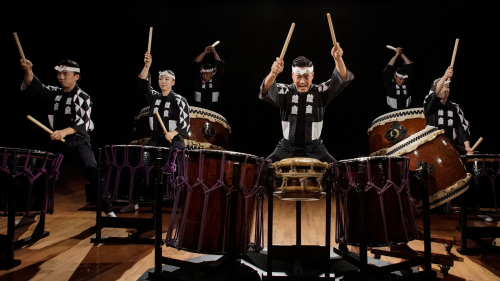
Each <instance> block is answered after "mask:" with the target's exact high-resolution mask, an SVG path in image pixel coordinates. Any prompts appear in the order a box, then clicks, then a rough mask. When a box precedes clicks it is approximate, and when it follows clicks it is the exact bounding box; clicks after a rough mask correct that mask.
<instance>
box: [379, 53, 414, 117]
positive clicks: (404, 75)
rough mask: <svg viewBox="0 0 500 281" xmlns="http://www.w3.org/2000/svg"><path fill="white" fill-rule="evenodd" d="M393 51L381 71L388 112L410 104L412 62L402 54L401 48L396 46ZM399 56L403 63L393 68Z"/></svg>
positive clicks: (407, 106)
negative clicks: (393, 53) (391, 56)
mask: <svg viewBox="0 0 500 281" xmlns="http://www.w3.org/2000/svg"><path fill="white" fill-rule="evenodd" d="M395 52H396V54H395V55H394V57H393V58H392V59H391V60H390V61H389V63H388V64H387V66H386V67H385V69H384V72H383V77H384V84H385V88H386V90H387V105H389V112H391V111H396V110H402V109H407V108H409V107H410V104H411V84H410V82H411V78H412V77H413V63H412V62H411V61H410V60H409V59H408V58H407V57H406V56H405V55H404V54H403V49H402V48H399V47H398V48H396V50H395ZM399 56H401V58H402V59H403V60H404V65H403V66H401V67H399V68H398V69H397V70H394V69H395V67H394V63H395V62H396V59H397V58H398V57H399Z"/></svg>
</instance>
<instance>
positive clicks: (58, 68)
mask: <svg viewBox="0 0 500 281" xmlns="http://www.w3.org/2000/svg"><path fill="white" fill-rule="evenodd" d="M54 69H55V70H57V71H59V72H63V71H65V70H67V71H74V72H78V73H80V68H78V67H69V66H63V65H61V66H59V65H56V67H54Z"/></svg>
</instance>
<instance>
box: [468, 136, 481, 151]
mask: <svg viewBox="0 0 500 281" xmlns="http://www.w3.org/2000/svg"><path fill="white" fill-rule="evenodd" d="M482 141H483V138H479V139H478V140H477V142H476V144H475V145H474V146H473V147H472V148H471V150H472V152H474V150H476V148H477V146H478V145H479V144H480V143H481V142H482Z"/></svg>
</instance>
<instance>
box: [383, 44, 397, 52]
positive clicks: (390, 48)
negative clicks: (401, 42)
mask: <svg viewBox="0 0 500 281" xmlns="http://www.w3.org/2000/svg"><path fill="white" fill-rule="evenodd" d="M385 47H386V48H387V49H389V50H393V51H396V48H394V47H393V46H391V45H387V46H385Z"/></svg>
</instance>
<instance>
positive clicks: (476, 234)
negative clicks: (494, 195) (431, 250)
mask: <svg viewBox="0 0 500 281" xmlns="http://www.w3.org/2000/svg"><path fill="white" fill-rule="evenodd" d="M493 188H495V186H493ZM469 192H470V188H469V190H468V191H467V192H465V193H464V194H462V196H460V220H459V225H458V226H457V227H456V229H457V230H458V231H459V232H460V233H461V234H462V247H461V248H458V249H457V252H459V253H460V254H462V255H478V254H481V253H493V254H498V253H500V247H499V246H497V245H491V244H490V243H488V242H486V241H484V240H483V238H493V239H494V238H498V237H500V227H498V226H497V227H484V226H483V227H477V226H476V227H470V226H467V200H466V199H465V198H464V197H465V195H466V194H467V193H469ZM467 239H471V240H472V241H474V242H476V244H478V245H479V246H481V248H468V247H467Z"/></svg>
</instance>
